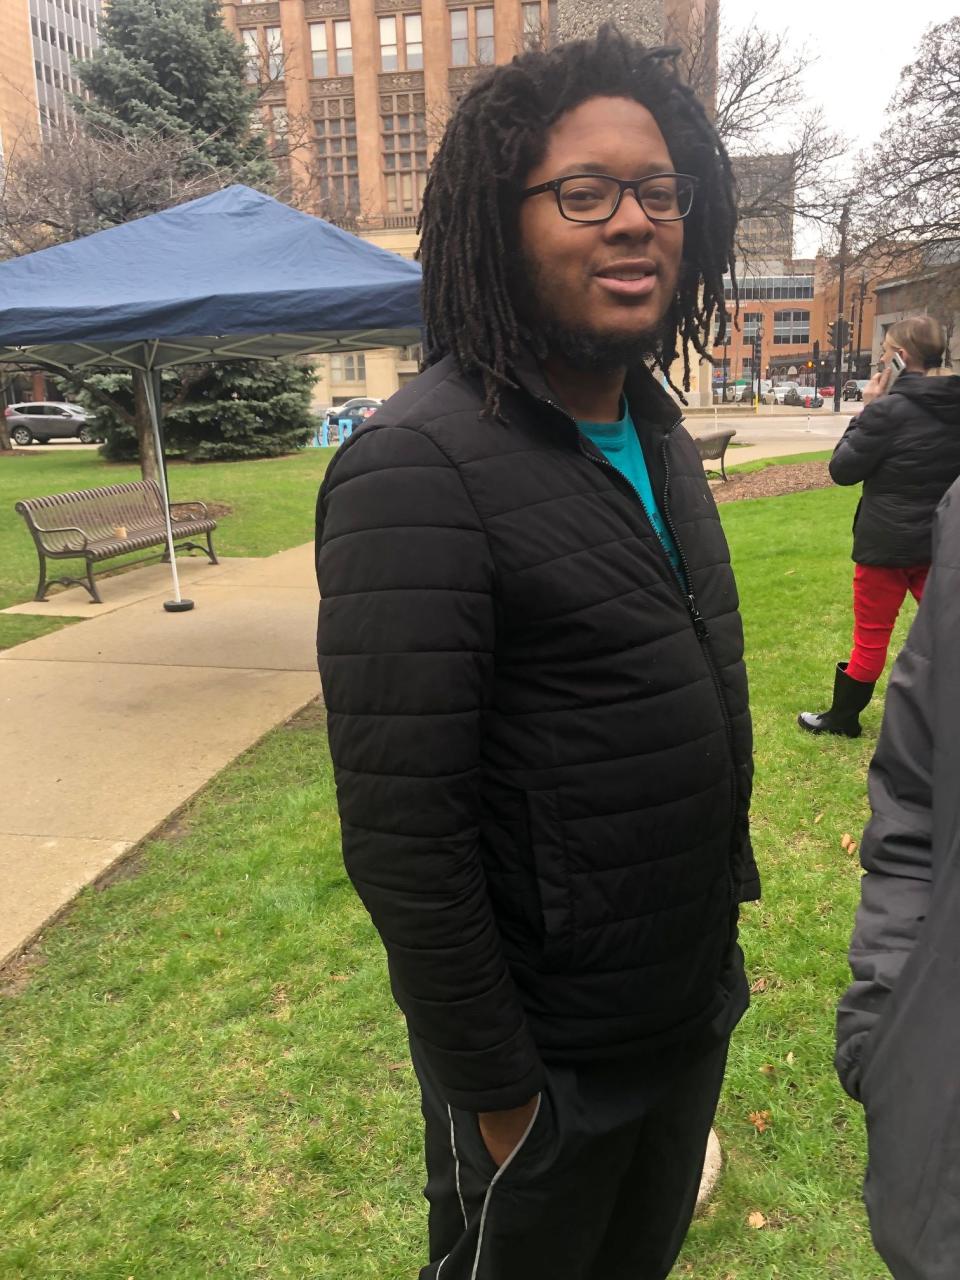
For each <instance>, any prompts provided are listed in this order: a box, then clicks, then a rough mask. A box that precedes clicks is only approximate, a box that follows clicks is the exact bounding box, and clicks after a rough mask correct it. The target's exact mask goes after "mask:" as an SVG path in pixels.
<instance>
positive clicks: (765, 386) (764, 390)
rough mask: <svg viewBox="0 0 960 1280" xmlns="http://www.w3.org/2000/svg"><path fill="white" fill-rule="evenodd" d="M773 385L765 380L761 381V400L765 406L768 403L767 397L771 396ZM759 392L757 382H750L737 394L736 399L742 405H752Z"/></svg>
mask: <svg viewBox="0 0 960 1280" xmlns="http://www.w3.org/2000/svg"><path fill="white" fill-rule="evenodd" d="M772 385H773V384H772V383H770V382H767V380H766V379H765V378H761V379H760V399H761V401H763V403H764V404H766V403H767V401H766V399H765V397H766V396H768V395H769V394H770V389H771V387H772ZM756 392H757V384H756V382H748V383H747V384H746V386H744V387H741V388H740V389H739V390H738V391H737V394H736V397H735V398H736V399H737V400H739V401H740V402H741V403H742V404H750V403H751V402H752V400H753V397H754V396H755V395H756Z"/></svg>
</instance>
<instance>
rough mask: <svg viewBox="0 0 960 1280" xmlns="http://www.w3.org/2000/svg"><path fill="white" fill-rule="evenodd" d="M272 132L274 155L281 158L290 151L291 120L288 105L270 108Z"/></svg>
mask: <svg viewBox="0 0 960 1280" xmlns="http://www.w3.org/2000/svg"><path fill="white" fill-rule="evenodd" d="M270 133H271V134H272V136H273V155H274V158H275V159H280V158H282V157H285V156H287V155H289V152H290V140H289V133H290V120H289V117H288V115H287V108H286V107H271V108H270Z"/></svg>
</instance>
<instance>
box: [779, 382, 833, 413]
mask: <svg viewBox="0 0 960 1280" xmlns="http://www.w3.org/2000/svg"><path fill="white" fill-rule="evenodd" d="M783 403H784V404H789V405H793V407H794V408H799V409H822V408H823V396H821V395H820V393H819V391H817V390H815V388H813V387H791V388H790V389H789V390H788V391H787V394H786V395H785V396H784V397H783Z"/></svg>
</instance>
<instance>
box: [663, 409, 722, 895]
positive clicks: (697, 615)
mask: <svg viewBox="0 0 960 1280" xmlns="http://www.w3.org/2000/svg"><path fill="white" fill-rule="evenodd" d="M681 421H682V419H678V421H677V422H675V423H674V424H673V426H672V427H671V428H670V429H669V431H667V433H666V435H665V436H664V438H663V446H662V449H661V457H662V459H663V474H664V481H663V517H664V519H665V520H666V522H667V528H668V529H669V530H670V534H671V536H672V538H673V540H674V543H675V544H676V548H677V552H678V553H679V556H680V563H681V564H682V565H683V576H684V578H685V579H686V583H687V592H688V594H687V608H688V610H689V612H690V618H691V621H692V622H693V626H694V630H695V631H696V633H697V639H698V640H699V641H700V644H701V646H702V648H703V656H704V658H705V659H706V663H707V667H708V668H709V670H710V675H711V676H712V677H713V683H714V687H715V688H716V691H717V701H718V702H719V703H720V715H721V717H722V719H723V728H724V733H725V734H726V738H727V754H728V755H729V757H730V806H731V811H730V816H731V821H732V822H733V823H734V833H733V837H734V841H735V840H736V825H735V824H736V818H737V800H738V787H737V775H736V752H735V750H734V743H733V722H732V721H731V719H730V708H729V707H728V706H727V699H726V695H725V694H724V691H723V681H722V679H721V676H720V671H719V668H718V667H717V661H716V658H715V657H714V653H713V646H712V645H711V644H710V632H709V630H708V628H707V623H706V619H705V618H704V617H703V615H702V614H701V612H700V608H699V606H698V605H697V602H696V599H695V597H694V594H693V587H692V583H691V578H690V565H689V562H688V561H687V557H686V554H685V553H684V550H683V547H682V546H681V544H680V539H679V537H678V536H677V529H676V525H675V524H674V523H673V517H672V516H671V514H670V503H669V493H670V458H669V454H668V449H667V446H668V445H669V443H670V436H671V435H672V434H673V432H674V431H675V430H676V429H677V427H678V426H679V425H680V422H681ZM733 858H734V847H733V845H732V844H731V849H730V865H729V878H730V889H731V897H732V901H731V906H736V905H737V900H738V896H739V892H740V886H739V884H738V883H737V880H736V873H735V869H734V865H733Z"/></svg>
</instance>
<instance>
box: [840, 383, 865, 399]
mask: <svg viewBox="0 0 960 1280" xmlns="http://www.w3.org/2000/svg"><path fill="white" fill-rule="evenodd" d="M869 385H870V382H869V380H868V379H867V378H850V379H849V381H847V382H845V383H844V384H843V388H842V389H841V391H840V395H841V396H842V397H843V399H844V400H862V399H863V393H864V391H865V390H866V388H867V387H868V386H869Z"/></svg>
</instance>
